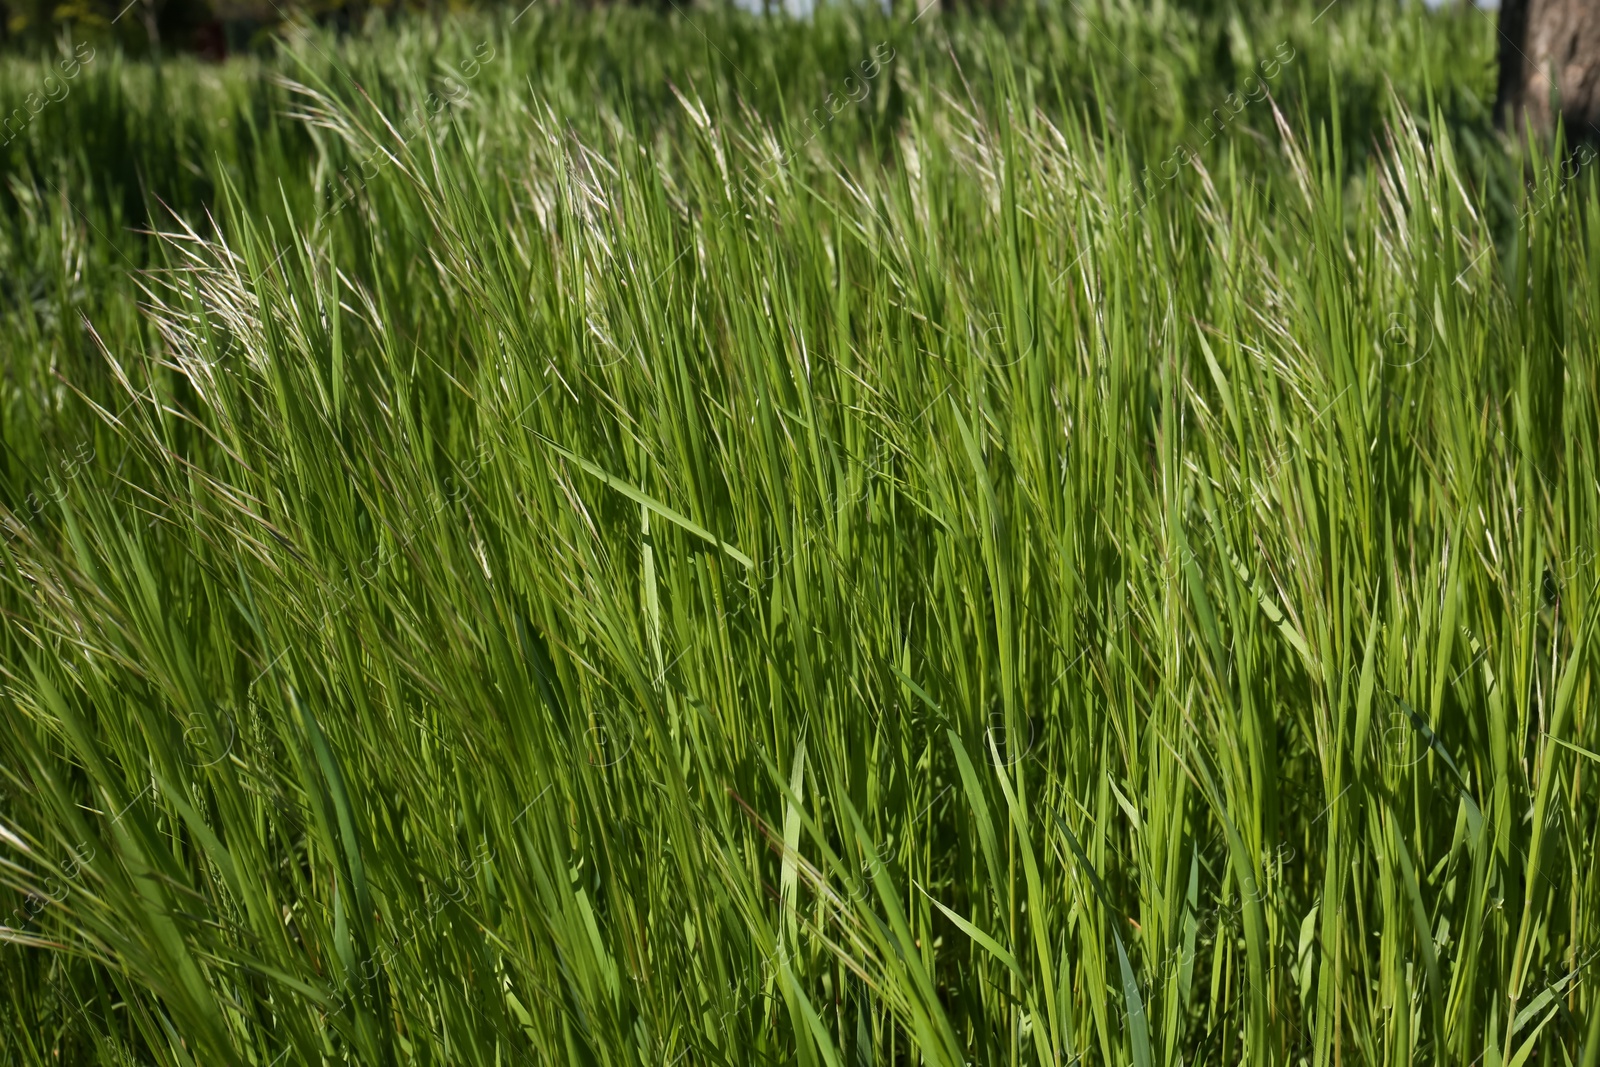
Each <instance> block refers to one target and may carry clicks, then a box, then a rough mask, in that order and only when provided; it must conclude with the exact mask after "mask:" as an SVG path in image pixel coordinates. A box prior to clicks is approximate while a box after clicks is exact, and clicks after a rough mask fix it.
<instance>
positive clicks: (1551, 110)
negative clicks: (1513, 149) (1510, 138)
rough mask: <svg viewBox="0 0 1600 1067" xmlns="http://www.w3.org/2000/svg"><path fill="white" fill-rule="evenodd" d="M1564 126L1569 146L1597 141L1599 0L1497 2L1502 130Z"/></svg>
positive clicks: (1498, 115)
mask: <svg viewBox="0 0 1600 1067" xmlns="http://www.w3.org/2000/svg"><path fill="white" fill-rule="evenodd" d="M1558 114H1559V115H1560V116H1561V118H1563V119H1564V120H1565V121H1566V129H1567V137H1568V139H1569V140H1572V141H1578V140H1586V141H1600V0H1502V3H1501V5H1500V86H1499V92H1498V94H1497V97H1496V100H1495V116H1496V118H1497V119H1498V120H1499V121H1500V123H1501V125H1502V126H1505V127H1506V128H1508V129H1511V130H1517V131H1520V130H1521V129H1522V128H1523V126H1524V124H1527V125H1530V126H1532V127H1533V129H1534V130H1536V131H1538V132H1539V133H1545V134H1548V133H1550V132H1552V131H1553V130H1554V129H1555V123H1556V116H1557V115H1558Z"/></svg>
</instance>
